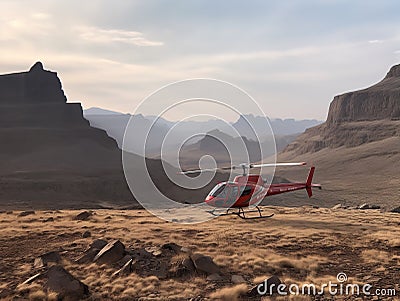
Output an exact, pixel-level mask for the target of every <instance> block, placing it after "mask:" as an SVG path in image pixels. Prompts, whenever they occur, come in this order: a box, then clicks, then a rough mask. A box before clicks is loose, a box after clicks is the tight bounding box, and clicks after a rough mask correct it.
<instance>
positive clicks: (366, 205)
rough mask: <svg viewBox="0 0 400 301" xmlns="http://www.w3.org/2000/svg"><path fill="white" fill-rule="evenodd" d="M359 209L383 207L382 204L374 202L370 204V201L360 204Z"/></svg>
mask: <svg viewBox="0 0 400 301" xmlns="http://www.w3.org/2000/svg"><path fill="white" fill-rule="evenodd" d="M358 209H360V210H367V209H381V206H378V205H373V204H368V203H364V204H362V205H360V206H358Z"/></svg>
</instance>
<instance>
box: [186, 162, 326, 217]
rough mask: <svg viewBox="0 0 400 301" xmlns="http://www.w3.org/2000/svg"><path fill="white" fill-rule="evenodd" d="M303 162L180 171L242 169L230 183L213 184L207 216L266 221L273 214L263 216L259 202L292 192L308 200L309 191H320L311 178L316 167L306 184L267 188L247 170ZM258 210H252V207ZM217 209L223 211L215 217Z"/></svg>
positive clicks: (279, 185)
mask: <svg viewBox="0 0 400 301" xmlns="http://www.w3.org/2000/svg"><path fill="white" fill-rule="evenodd" d="M303 165H306V163H305V162H300V163H275V164H240V165H238V166H231V167H223V168H215V169H203V170H189V171H184V172H181V173H182V174H191V173H199V172H203V171H215V170H229V169H236V168H242V169H243V174H242V175H241V176H236V177H235V178H234V180H233V181H229V182H221V183H219V184H218V185H216V186H215V187H214V188H213V189H212V190H211V192H210V193H209V194H208V196H207V197H206V199H205V200H204V201H205V203H206V204H208V205H210V206H212V207H214V209H213V210H212V211H209V213H211V214H213V215H216V216H221V215H228V214H235V215H237V216H239V217H240V218H242V219H255V218H267V217H272V216H273V214H271V215H267V216H265V215H264V216H263V215H262V214H261V209H260V207H259V206H258V205H259V204H260V203H261V201H262V200H263V199H264V198H265V197H267V196H270V195H276V194H281V193H285V192H289V191H295V190H300V189H305V190H306V191H307V194H308V197H311V196H312V188H313V187H315V188H319V189H321V185H319V184H313V183H312V178H313V176H314V171H315V167H314V166H312V167H311V169H310V172H309V174H308V177H307V180H306V182H298V183H280V184H271V185H269V186H268V185H266V181H264V180H263V178H262V177H261V176H260V175H252V174H249V175H248V174H247V170H249V169H251V168H261V167H276V166H303ZM252 207H253V208H256V209H257V210H251V208H252ZM243 208H250V210H247V211H244V209H243ZM217 209H225V210H226V212H225V213H222V214H217V213H216V210H217ZM231 209H238V211H236V212H229V211H230V210H231ZM250 212H258V213H259V216H256V217H246V215H245V213H250Z"/></svg>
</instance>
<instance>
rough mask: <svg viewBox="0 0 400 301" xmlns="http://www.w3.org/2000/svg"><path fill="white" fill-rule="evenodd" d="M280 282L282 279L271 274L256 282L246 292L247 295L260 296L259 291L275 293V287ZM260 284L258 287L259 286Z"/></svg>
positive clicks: (266, 293)
mask: <svg viewBox="0 0 400 301" xmlns="http://www.w3.org/2000/svg"><path fill="white" fill-rule="evenodd" d="M280 284H282V281H281V280H280V279H279V277H278V276H275V275H274V276H272V277H270V278H268V279H266V280H264V281H263V282H261V283H259V284H257V285H256V286H254V287H253V288H252V289H251V290H250V291H249V292H248V293H247V295H248V296H249V297H256V296H257V297H259V296H260V292H261V293H263V292H264V294H261V295H271V294H270V293H272V294H276V293H277V288H278V286H279V285H280ZM259 286H260V287H259Z"/></svg>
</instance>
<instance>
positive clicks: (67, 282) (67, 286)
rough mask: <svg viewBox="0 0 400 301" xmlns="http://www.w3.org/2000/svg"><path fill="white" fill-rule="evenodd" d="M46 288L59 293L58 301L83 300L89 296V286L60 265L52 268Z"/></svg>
mask: <svg viewBox="0 0 400 301" xmlns="http://www.w3.org/2000/svg"><path fill="white" fill-rule="evenodd" d="M46 287H47V289H48V290H49V291H53V292H55V293H57V295H58V296H57V297H58V298H57V299H58V300H63V301H76V300H81V299H83V298H84V297H87V296H88V295H89V288H88V286H87V285H85V284H84V283H82V282H81V281H80V280H78V279H77V278H75V277H74V276H72V275H71V274H70V273H69V272H68V271H66V270H65V269H64V268H63V267H62V266H59V265H55V266H52V267H50V268H49V270H48V271H47V281H46Z"/></svg>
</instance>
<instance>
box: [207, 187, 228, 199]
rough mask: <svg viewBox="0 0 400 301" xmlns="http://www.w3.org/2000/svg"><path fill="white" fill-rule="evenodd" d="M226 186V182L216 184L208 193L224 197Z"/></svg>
mask: <svg viewBox="0 0 400 301" xmlns="http://www.w3.org/2000/svg"><path fill="white" fill-rule="evenodd" d="M226 188H227V187H226V184H222V185H220V186H217V187H215V188H214V189H213V190H212V191H211V192H210V195H211V196H213V197H219V198H225V196H226V192H227V189H226Z"/></svg>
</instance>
